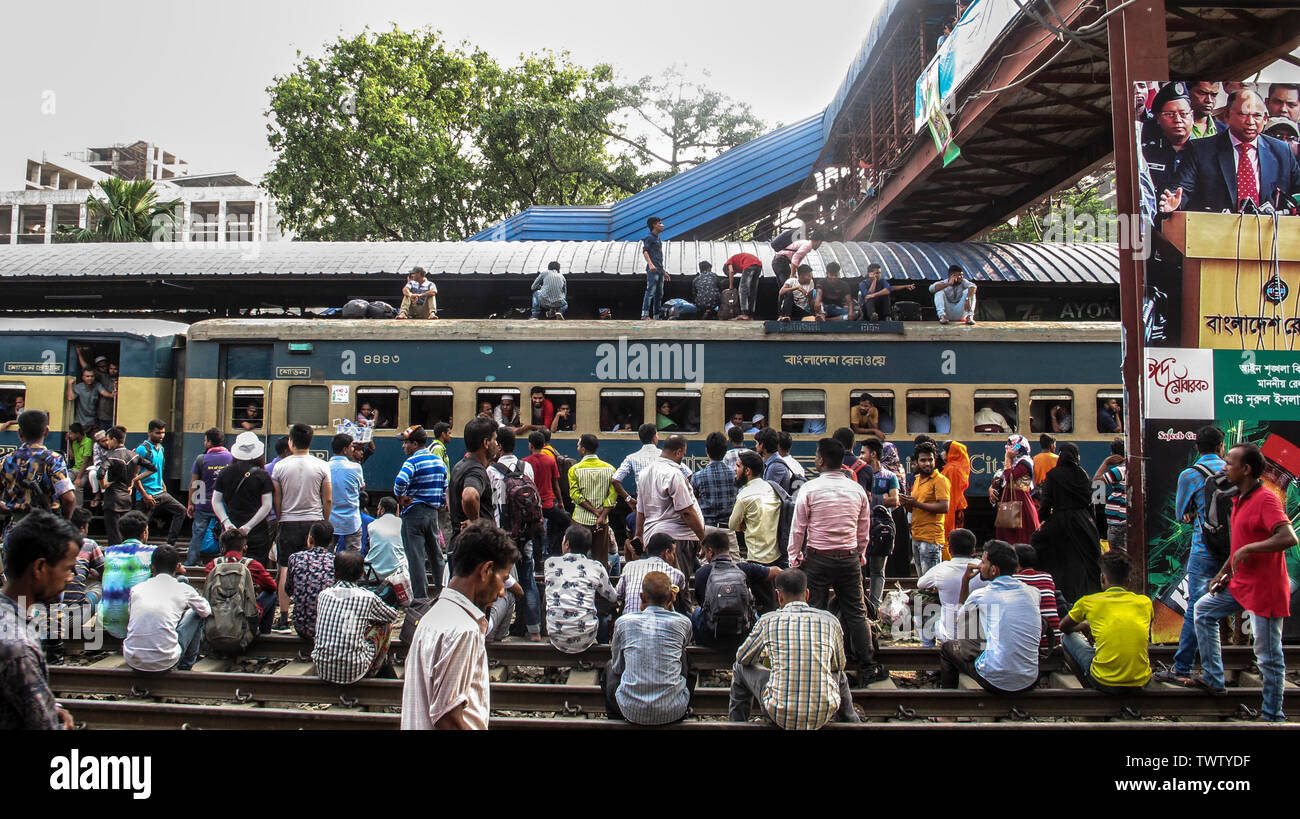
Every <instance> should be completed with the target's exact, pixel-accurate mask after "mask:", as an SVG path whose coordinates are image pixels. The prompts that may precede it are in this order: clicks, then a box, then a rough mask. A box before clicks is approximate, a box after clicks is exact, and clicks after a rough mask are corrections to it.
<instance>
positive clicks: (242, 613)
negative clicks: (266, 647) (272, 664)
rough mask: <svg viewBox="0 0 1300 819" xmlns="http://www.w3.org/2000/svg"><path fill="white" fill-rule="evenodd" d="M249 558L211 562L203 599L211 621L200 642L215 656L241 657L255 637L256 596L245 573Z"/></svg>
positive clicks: (246, 572) (248, 573) (249, 561)
mask: <svg viewBox="0 0 1300 819" xmlns="http://www.w3.org/2000/svg"><path fill="white" fill-rule="evenodd" d="M251 562H252V559H251V558H247V557H245V558H241V559H240V560H229V559H227V558H224V557H221V558H217V559H216V560H215V561H213V564H212V571H211V572H209V573H208V582H207V584H206V585H205V586H204V588H203V596H204V597H205V598H207V601H208V604H209V605H210V606H212V617H211V619H209V620H208V622H207V625H206V626H205V627H204V629H203V639H204V640H206V641H207V643H208V645H209V646H211V648H212V650H213V651H214V652H216V653H218V654H242V653H243V652H244V650H245V649H247V648H248V646H249V644H250V643H252V642H253V639H254V638H255V637H256V636H257V635H256V633H255V632H254V631H253V626H252V623H254V622H256V620H257V592H256V590H254V588H253V575H252V573H251V572H249V570H248V564H249V563H251Z"/></svg>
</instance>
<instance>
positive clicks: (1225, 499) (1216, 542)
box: [1194, 464, 1237, 564]
mask: <svg viewBox="0 0 1300 819" xmlns="http://www.w3.org/2000/svg"><path fill="white" fill-rule="evenodd" d="M1194 468H1195V469H1196V471H1197V472H1200V473H1201V474H1202V475H1205V484H1204V485H1203V486H1202V487H1201V515H1202V517H1203V518H1204V519H1205V523H1204V524H1202V526H1201V540H1202V542H1204V543H1205V550H1206V551H1207V552H1208V553H1209V555H1210V557H1212V558H1214V559H1215V560H1217V561H1218V562H1219V563H1220V564H1222V563H1225V562H1227V560H1228V553H1229V552H1230V551H1231V549H1230V548H1229V547H1230V544H1231V540H1232V522H1231V517H1232V499H1233V497H1235V496H1236V494H1237V488H1236V487H1235V486H1233V485H1232V484H1230V483H1228V476H1227V473H1225V472H1223V471H1222V470H1220V471H1218V472H1215V473H1214V474H1210V470H1209V468H1208V467H1206V466H1204V465H1202V464H1197V465H1196V466H1195V467H1194Z"/></svg>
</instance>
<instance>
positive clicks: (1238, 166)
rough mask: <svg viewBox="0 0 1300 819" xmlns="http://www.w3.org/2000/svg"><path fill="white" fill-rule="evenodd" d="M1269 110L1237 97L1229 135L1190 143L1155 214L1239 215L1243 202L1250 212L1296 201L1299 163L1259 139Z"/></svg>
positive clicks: (1277, 144)
mask: <svg viewBox="0 0 1300 819" xmlns="http://www.w3.org/2000/svg"><path fill="white" fill-rule="evenodd" d="M1267 118H1268V109H1267V108H1266V107H1265V105H1264V100H1263V99H1261V98H1260V96H1259V95H1258V94H1256V93H1255V92H1253V91H1246V90H1243V91H1239V92H1237V94H1236V96H1235V97H1234V98H1233V100H1232V102H1231V104H1230V105H1229V108H1228V116H1227V125H1228V130H1226V131H1221V132H1220V133H1218V134H1216V135H1214V136H1212V137H1204V138H1202V139H1194V140H1192V141H1191V144H1190V145H1189V146H1188V147H1187V148H1186V149H1185V153H1186V156H1185V157H1184V158H1183V160H1182V162H1181V163H1180V165H1179V168H1178V174H1177V176H1176V177H1175V178H1174V186H1173V187H1172V188H1171V189H1170V190H1166V191H1163V192H1162V193H1161V196H1160V210H1161V211H1162V212H1164V213H1172V212H1173V211H1176V210H1208V211H1211V212H1214V213H1218V212H1221V211H1228V212H1231V213H1238V212H1240V211H1241V210H1242V208H1243V207H1249V206H1245V205H1244V203H1245V201H1246V200H1249V201H1251V202H1253V203H1254V206H1255V207H1262V206H1264V205H1266V204H1270V205H1272V206H1273V207H1275V208H1279V209H1282V208H1285V207H1288V206H1289V205H1288V204H1287V203H1286V200H1285V198H1284V197H1287V196H1297V197H1300V163H1297V161H1296V157H1295V155H1294V154H1293V153H1292V152H1291V150H1290V148H1289V147H1288V146H1287V144H1286V143H1285V142H1283V141H1281V140H1278V139H1274V138H1272V137H1268V136H1263V135H1261V134H1260V131H1261V130H1263V127H1264V122H1265V120H1266V119H1267Z"/></svg>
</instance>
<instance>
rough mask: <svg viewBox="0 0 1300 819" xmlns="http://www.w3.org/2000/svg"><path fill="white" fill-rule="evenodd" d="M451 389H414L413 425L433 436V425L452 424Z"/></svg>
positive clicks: (412, 403) (412, 401) (412, 393)
mask: <svg viewBox="0 0 1300 819" xmlns="http://www.w3.org/2000/svg"><path fill="white" fill-rule="evenodd" d="M454 395H455V394H454V393H453V392H452V389H451V387H412V388H411V423H412V424H419V425H420V426H422V427H424V429H425V430H426V431H427V432H429V434H430V435H432V434H433V432H432V430H433V425H434V424H436V423H438V422H439V421H445V422H447V423H448V424H450V423H451V400H452V398H453V397H454Z"/></svg>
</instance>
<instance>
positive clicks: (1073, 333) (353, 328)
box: [189, 319, 1120, 343]
mask: <svg viewBox="0 0 1300 819" xmlns="http://www.w3.org/2000/svg"><path fill="white" fill-rule="evenodd" d="M189 337H190V340H192V341H248V340H265V341H303V340H308V341H311V340H319V341H330V340H336V339H362V340H376V339H379V340H392V341H494V342H498V343H499V342H502V341H617V340H619V339H620V338H626V339H627V340H628V341H629V342H635V341H641V340H644V341H682V342H705V341H774V342H787V343H788V342H793V341H796V340H798V341H837V342H844V341H861V342H864V343H868V342H870V341H872V340H888V341H918V342H920V341H926V342H935V341H966V342H969V341H975V342H978V341H999V342H1020V341H1022V342H1026V343H1043V342H1056V343H1059V342H1074V343H1084V342H1092V343H1097V342H1103V343H1104V342H1113V343H1119V340H1120V325H1119V324H1118V323H1117V322H1100V321H1076V322H1060V321H984V322H980V323H979V324H977V325H975V326H974V327H966V326H962V325H949V326H946V327H945V326H942V325H940V324H938V323H937V322H907V323H905V324H904V325H903V332H902V333H885V334H863V333H818V334H815V335H814V334H808V335H799V334H788V333H765V332H764V329H763V322H759V321H748V322H737V321H655V322H646V321H598V320H588V321H562V322H559V321H557V322H540V321H527V320H513V321H512V320H498V319H441V320H438V321H414V320H411V321H407V320H403V321H397V320H378V319H208V320H206V321H200V322H198V323H196V324H193V325H191V326H190V328H189Z"/></svg>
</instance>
